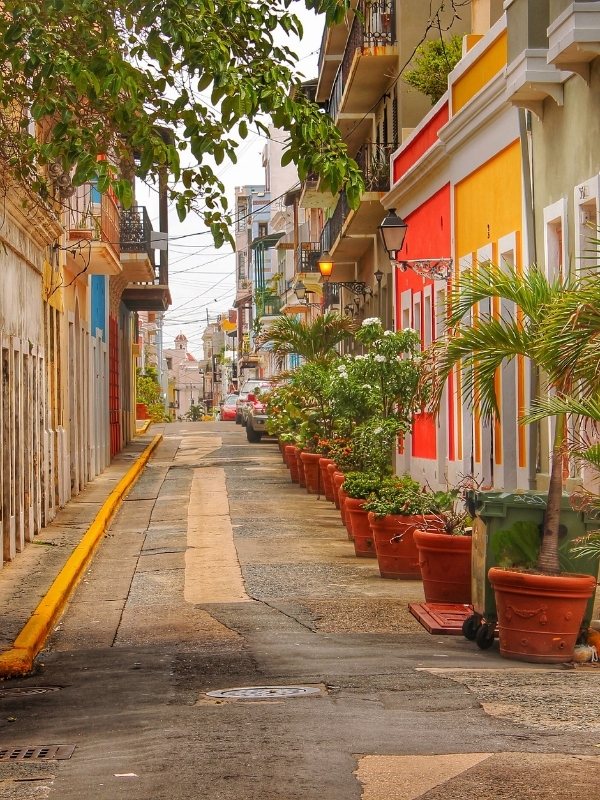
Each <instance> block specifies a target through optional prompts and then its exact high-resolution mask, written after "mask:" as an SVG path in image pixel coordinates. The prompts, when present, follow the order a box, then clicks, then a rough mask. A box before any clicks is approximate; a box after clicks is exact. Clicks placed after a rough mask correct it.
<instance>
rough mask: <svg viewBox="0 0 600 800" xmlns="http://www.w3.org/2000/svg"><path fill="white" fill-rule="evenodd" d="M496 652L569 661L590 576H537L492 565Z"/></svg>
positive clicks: (593, 583) (526, 658)
mask: <svg viewBox="0 0 600 800" xmlns="http://www.w3.org/2000/svg"><path fill="white" fill-rule="evenodd" d="M488 577H489V579H490V583H491V584H492V586H493V588H494V594H495V595H496V608H497V610H498V630H499V633H500V655H502V656H504V657H505V658H512V659H515V660H517V661H532V662H535V663H539V664H556V663H560V662H563V661H570V660H571V658H572V657H573V650H574V648H575V644H576V642H577V637H578V635H579V630H580V628H581V623H582V620H583V615H584V614H585V608H586V605H587V602H588V600H589V599H590V597H591V596H592V594H593V592H594V589H595V587H596V581H595V579H594V578H593V577H592V576H591V575H536V574H531V573H526V572H516V571H512V570H504V569H498V568H497V567H492V568H491V569H490V571H489V572H488Z"/></svg>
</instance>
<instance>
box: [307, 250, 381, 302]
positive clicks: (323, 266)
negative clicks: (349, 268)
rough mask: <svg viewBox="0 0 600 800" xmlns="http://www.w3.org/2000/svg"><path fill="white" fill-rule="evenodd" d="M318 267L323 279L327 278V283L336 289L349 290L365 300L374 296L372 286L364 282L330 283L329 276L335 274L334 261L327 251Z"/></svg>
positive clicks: (319, 261) (320, 259) (318, 262)
mask: <svg viewBox="0 0 600 800" xmlns="http://www.w3.org/2000/svg"><path fill="white" fill-rule="evenodd" d="M317 266H318V267H319V272H320V273H321V277H323V278H325V280H326V282H327V283H328V284H329V285H330V286H332V287H334V286H337V287H338V288H341V289H348V290H349V291H350V292H352V294H362V296H363V298H366V297H367V295H372V294H373V290H372V289H371V287H370V286H367V284H366V283H365V282H364V281H330V280H329V276H330V275H331V273H332V272H333V261H332V260H331V256H330V255H329V252H328V251H327V250H326V251H325V252H324V253H323V254H322V255H321V257H320V258H319V260H318V261H317Z"/></svg>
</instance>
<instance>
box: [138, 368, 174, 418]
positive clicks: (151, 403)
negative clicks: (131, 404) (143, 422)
mask: <svg viewBox="0 0 600 800" xmlns="http://www.w3.org/2000/svg"><path fill="white" fill-rule="evenodd" d="M136 402H137V403H144V405H145V406H146V409H147V411H148V416H149V417H150V419H151V420H152V422H164V421H165V420H167V419H168V415H167V414H166V412H165V406H164V403H163V401H162V398H161V388H160V384H159V382H158V371H157V370H156V368H155V367H147V368H146V371H145V372H142V371H141V370H140V369H138V372H137V382H136Z"/></svg>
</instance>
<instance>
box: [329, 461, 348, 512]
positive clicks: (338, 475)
mask: <svg viewBox="0 0 600 800" xmlns="http://www.w3.org/2000/svg"><path fill="white" fill-rule="evenodd" d="M331 480H332V483H333V499H334V502H335V507H336V508H339V509H340V511H341V508H340V506H341V503H340V494H339V493H340V489H341V486H342V484H343V483H344V481H345V480H346V476H345V475H344V473H343V472H334V473H333V478H332V479H331ZM342 516H343V514H342Z"/></svg>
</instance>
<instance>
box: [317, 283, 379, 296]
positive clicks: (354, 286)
mask: <svg viewBox="0 0 600 800" xmlns="http://www.w3.org/2000/svg"><path fill="white" fill-rule="evenodd" d="M327 283H328V284H329V286H337V287H338V288H339V289H348V291H350V292H352V294H362V296H363V297H367V296H369V297H370V296H371V295H372V294H373V290H372V289H371V287H370V286H367V284H366V283H365V282H364V281H327Z"/></svg>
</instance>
